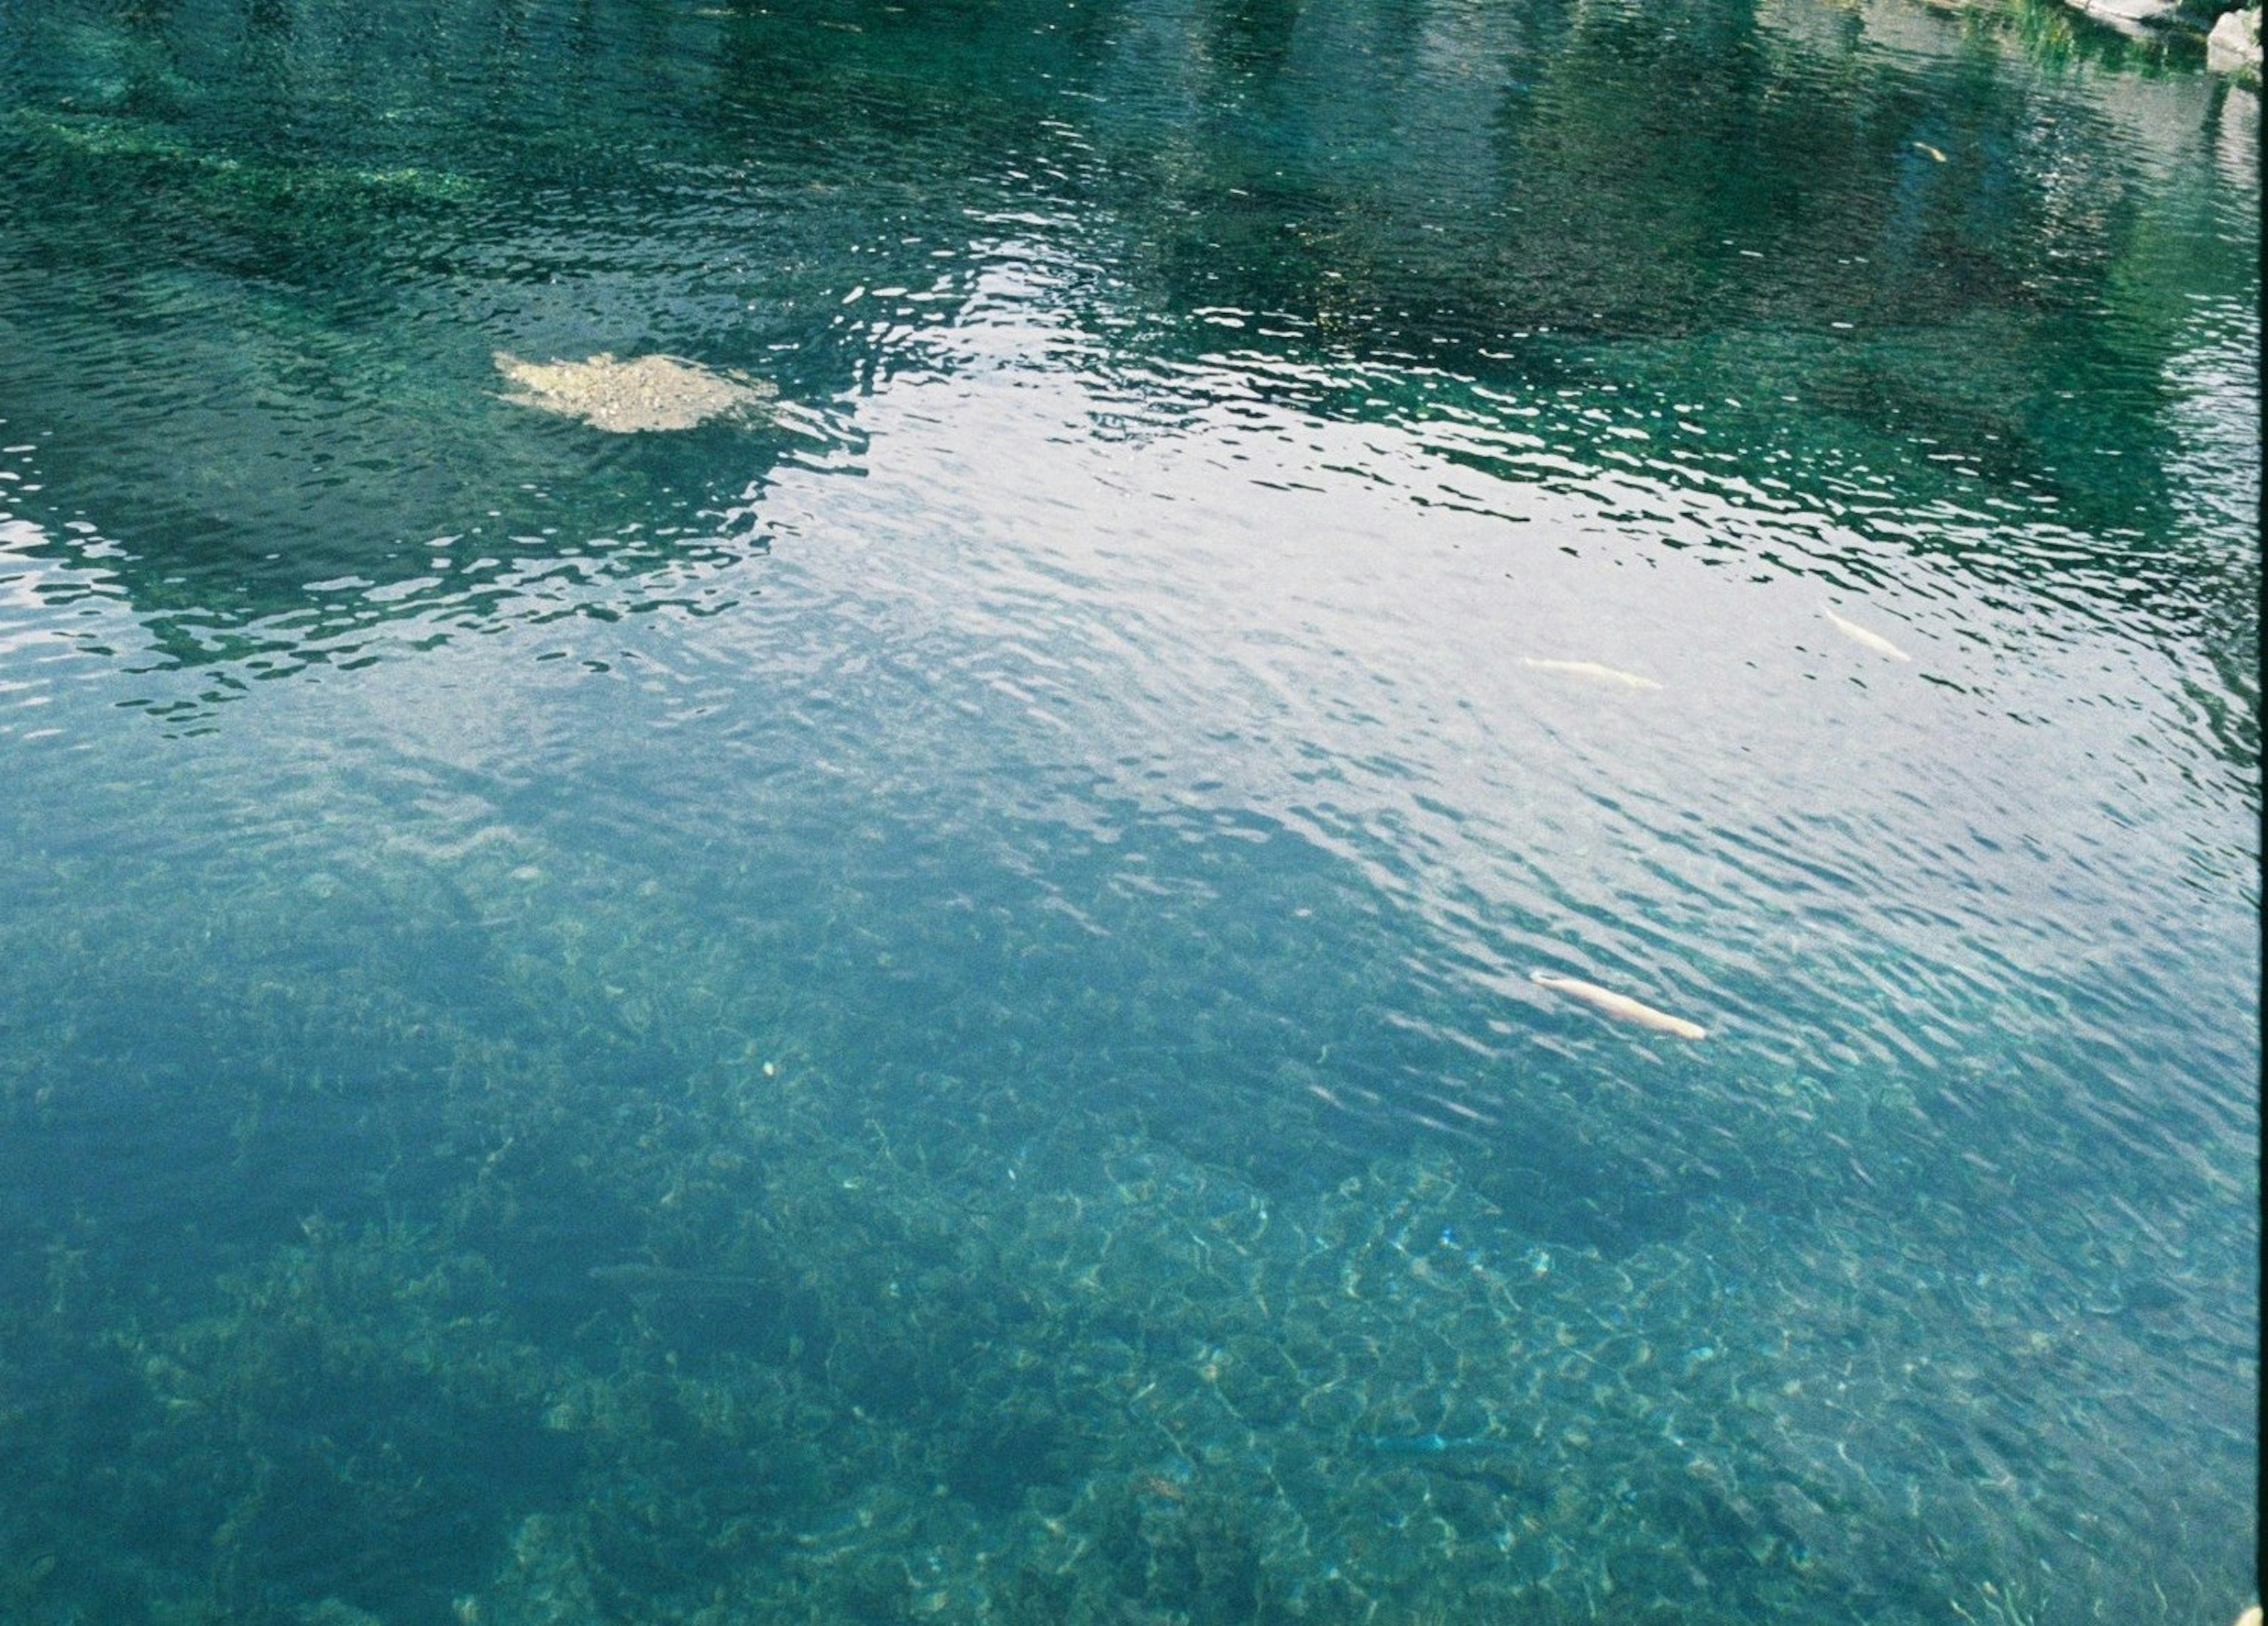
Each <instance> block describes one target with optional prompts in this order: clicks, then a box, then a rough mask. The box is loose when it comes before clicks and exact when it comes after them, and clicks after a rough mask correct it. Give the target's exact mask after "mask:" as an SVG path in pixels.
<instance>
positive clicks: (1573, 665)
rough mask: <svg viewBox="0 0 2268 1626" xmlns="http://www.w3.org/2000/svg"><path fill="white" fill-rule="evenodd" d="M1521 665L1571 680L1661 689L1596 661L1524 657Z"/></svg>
mask: <svg viewBox="0 0 2268 1626" xmlns="http://www.w3.org/2000/svg"><path fill="white" fill-rule="evenodd" d="M1520 664H1521V666H1527V667H1528V668H1529V669H1531V670H1533V671H1536V672H1561V673H1565V674H1566V675H1567V676H1569V677H1571V678H1593V679H1595V680H1596V681H1599V682H1602V683H1619V684H1621V685H1623V687H1624V688H1661V684H1659V683H1657V682H1655V681H1653V679H1652V678H1642V677H1640V676H1638V673H1635V672H1617V671H1616V669H1615V668H1614V667H1612V666H1601V665H1599V663H1598V662H1597V661H1595V660H1539V659H1537V658H1535V656H1533V655H1523V656H1521V658H1520Z"/></svg>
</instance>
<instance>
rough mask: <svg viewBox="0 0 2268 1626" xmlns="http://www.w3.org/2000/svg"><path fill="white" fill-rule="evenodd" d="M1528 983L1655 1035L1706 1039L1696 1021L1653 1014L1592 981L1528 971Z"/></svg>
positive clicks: (1653, 1011) (1642, 1005)
mask: <svg viewBox="0 0 2268 1626" xmlns="http://www.w3.org/2000/svg"><path fill="white" fill-rule="evenodd" d="M1528 981H1529V982H1533V983H1535V985H1536V987H1538V988H1548V989H1550V990H1551V991H1552V992H1553V993H1555V994H1565V995H1566V996H1567V997H1568V998H1570V999H1580V1000H1581V1001H1582V1002H1583V1003H1584V1004H1587V1005H1589V1006H1590V1007H1591V1008H1592V1009H1593V1010H1595V1011H1603V1012H1606V1013H1607V1014H1608V1015H1609V1016H1611V1017H1615V1018H1616V1019H1620V1020H1622V1021H1625V1022H1635V1023H1637V1024H1638V1026H1640V1027H1650V1028H1652V1029H1653V1031H1654V1032H1655V1033H1657V1034H1675V1036H1676V1037H1678V1038H1680V1039H1706V1038H1707V1037H1708V1036H1709V1030H1708V1029H1707V1028H1705V1027H1704V1026H1701V1025H1700V1024H1699V1023H1698V1022H1689V1021H1687V1020H1686V1019H1684V1018H1683V1017H1682V1016H1672V1015H1670V1014H1669V1012H1667V1011H1657V1010H1655V1009H1654V1008H1653V1006H1652V1005H1649V1004H1640V1003H1639V1002H1638V1001H1637V1000H1635V999H1632V998H1631V997H1630V996H1629V995H1628V994H1617V993H1616V992H1615V991H1614V990H1612V989H1607V988H1601V987H1600V986H1599V985H1598V984H1597V983H1596V982H1583V981H1582V980H1580V978H1577V977H1572V976H1561V975H1559V974H1558V973H1557V972H1556V971H1531V972H1529V973H1528Z"/></svg>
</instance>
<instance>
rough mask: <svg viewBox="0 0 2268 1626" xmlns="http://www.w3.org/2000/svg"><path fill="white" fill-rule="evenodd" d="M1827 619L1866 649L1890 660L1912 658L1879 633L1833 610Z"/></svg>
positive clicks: (1828, 613) (1843, 633) (1854, 642)
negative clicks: (1848, 620) (1850, 620)
mask: <svg viewBox="0 0 2268 1626" xmlns="http://www.w3.org/2000/svg"><path fill="white" fill-rule="evenodd" d="M1827 619H1828V620H1830V621H1831V622H1834V623H1835V630H1836V631H1837V632H1839V633H1841V634H1842V635H1843V636H1845V637H1846V638H1848V639H1850V640H1851V641H1852V643H1853V644H1863V645H1864V646H1865V647H1867V649H1870V650H1872V651H1874V653H1875V654H1877V655H1888V656H1889V658H1891V659H1892V660H1911V659H1912V658H1913V657H1912V656H1911V655H1909V654H1907V653H1906V652H1905V651H1904V650H1902V649H1900V648H1899V647H1898V646H1897V645H1896V644H1893V643H1891V642H1890V641H1889V639H1888V638H1886V637H1884V636H1882V635H1881V633H1879V632H1869V631H1867V629H1865V628H1864V627H1861V626H1859V624H1858V623H1857V622H1847V621H1845V620H1844V619H1843V618H1842V617H1841V616H1840V615H1837V614H1836V613H1835V612H1834V611H1833V610H1830V611H1828V612H1827Z"/></svg>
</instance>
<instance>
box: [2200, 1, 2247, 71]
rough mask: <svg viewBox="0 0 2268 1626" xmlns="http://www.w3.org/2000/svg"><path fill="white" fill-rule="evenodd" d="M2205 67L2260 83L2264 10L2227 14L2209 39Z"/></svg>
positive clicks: (2215, 26) (2221, 16)
mask: <svg viewBox="0 0 2268 1626" xmlns="http://www.w3.org/2000/svg"><path fill="white" fill-rule="evenodd" d="M2205 66H2206V67H2208V68H2211V69H2213V70H2215V71H2216V72H2220V73H2226V74H2233V75H2235V77H2237V78H2240V79H2243V80H2246V81H2248V82H2250V83H2251V84H2254V85H2257V84H2259V83H2260V8H2259V7H2258V6H2257V5H2248V6H2246V7H2245V8H2244V9H2243V10H2242V11H2224V12H2222V13H2221V15H2220V21H2218V22H2216V23H2215V24H2213V32H2212V33H2209V34H2207V35H2206V36H2205Z"/></svg>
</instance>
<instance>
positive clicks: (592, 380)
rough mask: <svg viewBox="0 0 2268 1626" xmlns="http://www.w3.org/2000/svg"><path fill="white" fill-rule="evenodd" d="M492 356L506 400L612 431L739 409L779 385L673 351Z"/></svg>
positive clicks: (692, 421) (742, 412)
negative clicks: (623, 356)
mask: <svg viewBox="0 0 2268 1626" xmlns="http://www.w3.org/2000/svg"><path fill="white" fill-rule="evenodd" d="M496 364H497V370H498V371H499V372H502V373H503V374H504V377H505V378H507V379H511V380H512V384H513V386H514V388H513V389H512V391H511V392H509V393H508V394H506V395H505V396H504V399H505V400H506V401H512V402H515V403H517V404H518V405H519V406H523V407H534V408H536V409H538V410H539V411H542V412H556V413H558V414H560V415H561V416H564V417H571V418H580V419H582V420H583V422H585V423H588V424H589V425H590V426H591V427H592V428H593V429H603V430H608V432H610V433H613V434H617V435H627V434H633V433H636V432H637V431H638V430H649V429H691V428H692V427H693V426H694V425H696V423H707V422H708V421H709V420H710V419H711V418H718V417H725V416H746V415H747V414H749V413H751V412H753V411H754V410H755V409H756V408H760V407H761V406H762V404H763V403H764V402H765V401H770V400H771V399H772V397H773V396H774V395H776V394H777V393H778V392H777V391H776V390H774V389H773V388H772V386H770V385H769V384H766V383H764V382H763V381H762V379H751V378H749V377H747V375H746V374H744V373H736V372H711V370H710V369H708V368H706V367H703V366H701V365H700V364H697V363H695V362H689V361H685V360H681V359H680V358H679V357H674V356H637V357H631V358H630V360H628V361H622V360H618V359H617V358H616V357H615V356H614V355H613V354H612V353H611V352H609V351H606V350H601V351H600V352H599V354H597V355H596V356H593V357H590V359H588V360H587V361H551V362H536V361H522V360H520V359H519V357H516V356H513V355H511V354H509V353H508V352H506V351H504V350H498V351H497V353H496Z"/></svg>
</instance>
